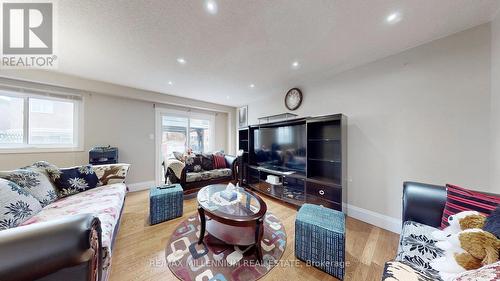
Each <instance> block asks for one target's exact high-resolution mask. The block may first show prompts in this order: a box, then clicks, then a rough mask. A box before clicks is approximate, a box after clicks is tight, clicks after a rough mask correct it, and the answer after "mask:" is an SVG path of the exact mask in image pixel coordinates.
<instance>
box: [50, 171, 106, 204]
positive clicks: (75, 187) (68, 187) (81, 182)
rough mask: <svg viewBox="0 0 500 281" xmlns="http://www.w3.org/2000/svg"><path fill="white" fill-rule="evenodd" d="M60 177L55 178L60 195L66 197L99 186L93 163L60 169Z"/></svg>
mask: <svg viewBox="0 0 500 281" xmlns="http://www.w3.org/2000/svg"><path fill="white" fill-rule="evenodd" d="M59 172H60V173H61V174H60V176H59V178H58V179H56V180H55V184H56V187H57V189H58V190H59V196H60V197H66V196H69V195H73V194H76V193H79V192H82V191H85V190H89V189H92V188H94V187H96V186H97V183H98V182H99V179H98V178H97V175H96V174H95V172H94V169H93V168H92V165H84V166H79V167H72V168H67V169H60V170H59Z"/></svg>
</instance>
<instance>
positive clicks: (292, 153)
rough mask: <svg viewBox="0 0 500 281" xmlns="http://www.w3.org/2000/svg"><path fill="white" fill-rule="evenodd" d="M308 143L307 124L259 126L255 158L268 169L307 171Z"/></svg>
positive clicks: (256, 135)
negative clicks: (273, 126)
mask: <svg viewBox="0 0 500 281" xmlns="http://www.w3.org/2000/svg"><path fill="white" fill-rule="evenodd" d="M306 143H307V140H306V125H305V124H301V125H292V126H284V127H275V128H259V129H257V130H255V132H254V160H255V162H256V163H257V164H258V165H259V166H262V167H265V168H268V169H272V170H278V171H297V172H304V173H305V168H306Z"/></svg>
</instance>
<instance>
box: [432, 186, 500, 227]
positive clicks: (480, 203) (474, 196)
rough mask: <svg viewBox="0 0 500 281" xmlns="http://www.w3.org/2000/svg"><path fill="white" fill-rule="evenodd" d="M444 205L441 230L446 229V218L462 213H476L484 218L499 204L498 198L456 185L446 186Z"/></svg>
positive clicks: (499, 199) (499, 198)
mask: <svg viewBox="0 0 500 281" xmlns="http://www.w3.org/2000/svg"><path fill="white" fill-rule="evenodd" d="M446 187H447V194H446V205H445V207H444V212H443V217H442V218H441V228H445V227H447V226H448V225H449V224H448V217H449V216H451V215H454V214H457V213H460V212H463V211H477V212H480V213H482V214H484V215H486V216H488V215H489V214H490V213H491V212H493V211H494V210H495V208H496V207H497V206H498V204H499V203H500V197H498V196H491V195H486V194H483V193H479V192H477V191H472V190H469V189H466V188H463V187H459V186H456V185H451V184H447V185H446Z"/></svg>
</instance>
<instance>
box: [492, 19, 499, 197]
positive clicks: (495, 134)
mask: <svg viewBox="0 0 500 281" xmlns="http://www.w3.org/2000/svg"><path fill="white" fill-rule="evenodd" d="M491 152H492V153H491V173H490V175H491V183H490V190H491V191H492V192H497V193H498V192H500V13H498V14H497V16H496V17H495V18H494V20H493V21H492V23H491Z"/></svg>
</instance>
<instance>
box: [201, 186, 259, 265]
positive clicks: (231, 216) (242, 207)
mask: <svg viewBox="0 0 500 281" xmlns="http://www.w3.org/2000/svg"><path fill="white" fill-rule="evenodd" d="M225 189H226V185H223V184H214V185H208V186H206V187H204V188H202V189H200V191H199V192H198V197H197V199H198V213H199V215H200V223H201V230H200V238H199V240H198V244H201V243H203V239H204V237H205V231H207V232H208V233H209V234H210V235H212V236H214V237H215V238H217V239H219V240H221V241H223V242H225V243H227V244H231V245H238V246H251V245H253V246H254V248H255V251H256V255H257V259H258V260H262V249H261V245H260V242H261V240H262V236H263V235H264V225H263V222H264V216H265V215H266V212H267V205H266V203H265V202H264V201H263V200H262V198H260V197H259V196H258V195H257V194H255V193H253V192H251V191H249V190H246V189H244V188H241V187H236V189H235V191H236V192H237V194H238V196H237V198H235V199H233V200H231V201H228V200H226V199H224V198H223V197H221V196H220V195H221V192H222V191H224V190H225ZM207 218H208V219H207Z"/></svg>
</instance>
